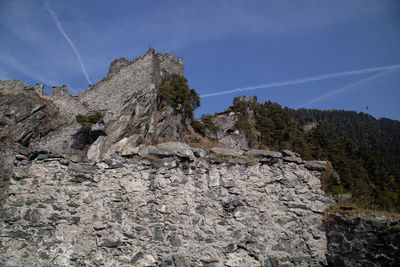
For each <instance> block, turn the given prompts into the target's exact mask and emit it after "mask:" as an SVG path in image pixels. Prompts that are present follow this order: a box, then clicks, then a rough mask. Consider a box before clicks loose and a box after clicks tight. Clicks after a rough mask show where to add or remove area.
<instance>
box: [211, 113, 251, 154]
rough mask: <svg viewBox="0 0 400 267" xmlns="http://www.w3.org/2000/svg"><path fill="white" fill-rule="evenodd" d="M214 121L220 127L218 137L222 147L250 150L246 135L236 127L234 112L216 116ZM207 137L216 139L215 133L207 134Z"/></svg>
mask: <svg viewBox="0 0 400 267" xmlns="http://www.w3.org/2000/svg"><path fill="white" fill-rule="evenodd" d="M212 121H213V123H214V124H215V125H216V126H217V127H218V131H217V134H216V135H217V136H216V137H217V139H218V143H219V144H220V145H221V146H223V147H225V148H231V149H236V150H241V149H244V150H247V149H248V148H249V146H248V142H247V139H246V134H245V133H243V132H242V131H240V130H239V129H237V127H236V115H235V113H234V112H229V113H220V114H216V115H215V116H213V118H212ZM207 135H208V137H210V138H215V136H214V134H213V133H207Z"/></svg>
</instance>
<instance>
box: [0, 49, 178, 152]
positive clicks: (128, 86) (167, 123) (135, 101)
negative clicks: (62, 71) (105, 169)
mask: <svg viewBox="0 0 400 267" xmlns="http://www.w3.org/2000/svg"><path fill="white" fill-rule="evenodd" d="M173 73H175V74H180V75H183V65H182V59H180V58H179V59H176V57H175V56H173V55H172V54H165V55H164V54H159V53H155V51H154V49H149V50H148V51H147V53H146V54H144V55H143V56H141V57H139V58H137V59H135V60H133V61H128V60H127V59H125V58H122V59H118V60H115V61H114V62H112V63H111V65H110V70H109V72H108V74H107V77H106V78H104V79H103V80H101V81H99V82H98V83H97V84H95V85H92V86H90V87H89V88H88V89H87V90H85V91H83V92H81V93H79V96H74V95H71V94H70V93H69V92H68V88H67V87H66V86H56V87H53V90H52V93H51V95H50V96H46V95H43V94H42V92H41V90H42V89H43V85H38V86H35V87H31V86H29V85H26V84H24V83H22V82H19V81H14V80H9V81H1V83H0V89H1V92H2V94H4V95H6V94H12V95H16V94H23V95H24V97H25V98H28V99H29V98H30V97H31V96H30V95H32V93H34V94H35V97H36V96H38V97H40V99H43V100H44V101H46V102H47V103H52V105H53V106H54V107H55V108H56V109H57V110H58V111H59V112H58V122H59V124H60V125H62V127H61V128H60V129H59V130H55V131H52V132H51V133H50V134H45V135H41V136H40V139H39V138H36V139H35V140H33V139H32V138H31V139H30V141H35V142H37V145H38V146H40V147H41V148H43V149H46V150H57V151H60V152H63V153H78V154H79V155H80V156H84V153H86V150H85V149H86V148H87V146H88V145H90V144H87V143H85V142H82V140H81V139H85V136H82V134H83V135H85V134H86V135H89V136H90V137H93V136H98V138H99V139H98V140H97V141H96V142H95V143H94V144H93V145H92V147H90V149H89V154H88V157H89V158H90V159H92V160H99V159H103V158H105V157H109V156H111V155H112V154H113V153H115V152H120V148H121V146H122V145H125V144H129V145H130V146H137V145H139V144H140V143H143V142H145V143H150V144H155V143H158V142H161V141H167V140H178V139H179V138H180V137H181V134H182V129H183V127H184V126H185V121H184V120H183V117H182V114H181V113H182V111H181V110H179V109H174V108H172V107H171V106H170V105H168V104H167V103H164V102H163V101H160V100H159V99H158V98H157V85H158V84H159V83H160V82H161V81H162V80H163V79H165V78H166V77H168V75H170V74H173ZM17 104H18V105H21V103H17ZM7 105H9V104H8V103H7ZM7 105H4V107H7ZM95 112H100V113H102V114H103V115H104V117H103V119H102V120H101V121H100V122H99V123H98V124H97V125H94V126H93V127H92V129H89V128H87V127H86V128H85V129H82V127H81V125H79V124H78V123H77V122H76V121H75V116H76V115H78V114H84V115H86V114H93V113H95ZM4 116H6V115H4ZM86 139H92V138H86ZM92 142H93V141H92ZM71 149H72V150H71ZM74 149H75V150H76V151H73V150H74Z"/></svg>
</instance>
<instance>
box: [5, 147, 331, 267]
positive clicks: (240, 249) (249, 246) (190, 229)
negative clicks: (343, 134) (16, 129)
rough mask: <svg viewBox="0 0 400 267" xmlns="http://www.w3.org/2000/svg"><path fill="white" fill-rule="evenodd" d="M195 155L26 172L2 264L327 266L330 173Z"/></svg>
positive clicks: (16, 191) (10, 207) (48, 159)
mask: <svg viewBox="0 0 400 267" xmlns="http://www.w3.org/2000/svg"><path fill="white" fill-rule="evenodd" d="M193 152H195V153H193V155H197V157H196V156H195V157H194V158H192V161H190V160H189V158H187V157H179V156H176V154H179V153H173V152H172V153H171V154H170V155H169V156H166V157H161V155H165V153H166V149H163V150H162V149H161V148H160V149H159V151H158V152H154V150H153V154H152V156H153V159H152V160H150V159H148V158H146V157H144V158H141V157H138V158H123V157H120V156H115V157H113V158H110V159H106V160H103V161H99V162H91V163H79V162H73V161H72V160H71V159H68V158H64V157H55V156H51V155H47V154H40V155H41V156H37V158H36V159H34V160H32V161H30V162H29V163H28V164H26V165H24V164H21V163H19V164H18V168H16V169H15V172H14V173H13V177H12V178H11V180H10V185H9V189H8V190H9V191H8V197H7V198H6V200H5V202H4V204H3V207H2V216H1V217H2V220H1V228H0V236H1V249H0V254H1V255H2V256H1V259H0V263H1V265H2V266H24V265H28V266H232V267H233V266H317V265H326V264H327V262H326V253H327V239H326V235H325V232H324V228H323V225H322V221H321V218H322V216H321V214H322V212H323V210H324V208H325V207H326V205H328V204H329V203H332V200H331V199H329V198H328V197H326V196H325V194H324V192H323V191H322V190H321V189H320V180H319V175H320V173H319V172H318V171H310V170H308V169H306V168H305V166H304V165H303V164H297V163H293V162H285V161H284V160H283V158H272V157H264V160H260V162H253V163H252V164H250V163H249V162H248V161H244V160H243V158H238V159H237V161H234V160H233V159H234V158H218V157H217V156H216V155H213V154H209V155H208V156H205V155H206V152H205V151H201V149H200V150H199V149H193ZM157 153H158V154H157ZM163 153H164V154H163ZM279 154H280V153H279ZM154 156H157V157H155V158H154ZM241 160H242V161H241ZM210 162H214V163H210Z"/></svg>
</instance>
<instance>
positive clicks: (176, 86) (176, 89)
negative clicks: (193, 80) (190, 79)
mask: <svg viewBox="0 0 400 267" xmlns="http://www.w3.org/2000/svg"><path fill="white" fill-rule="evenodd" d="M158 98H159V99H160V100H163V101H167V102H168V103H169V104H171V105H172V106H173V107H174V108H176V109H178V110H182V111H183V115H184V117H185V118H186V119H190V120H192V121H193V120H194V118H193V114H194V110H195V109H196V108H198V107H200V97H199V95H198V94H197V93H196V91H195V90H194V89H190V88H189V85H188V83H187V79H186V78H185V77H183V76H181V75H178V74H171V75H170V76H168V78H167V79H166V80H164V81H163V82H162V83H161V84H160V85H159V86H158Z"/></svg>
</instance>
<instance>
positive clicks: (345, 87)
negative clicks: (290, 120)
mask: <svg viewBox="0 0 400 267" xmlns="http://www.w3.org/2000/svg"><path fill="white" fill-rule="evenodd" d="M392 71H394V69H389V70H387V71H384V72H380V73H377V74H375V75H372V76H370V77H368V78H365V79H362V80H358V81H356V82H353V83H351V84H348V85H346V86H343V87H341V88H339V89H337V90H335V91H333V92H330V93H327V94H324V95H322V96H319V97H316V98H314V99H311V100H310V101H308V102H306V103H304V104H302V105H300V106H298V107H296V108H301V107H305V106H308V105H310V104H313V103H315V102H318V101H321V100H322V99H325V98H327V97H330V96H333V95H336V94H339V93H341V92H344V91H347V90H349V89H352V88H354V87H357V86H359V85H361V84H363V83H366V82H369V81H371V80H374V79H377V78H379V77H381V76H383V75H386V74H388V73H390V72H392Z"/></svg>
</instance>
